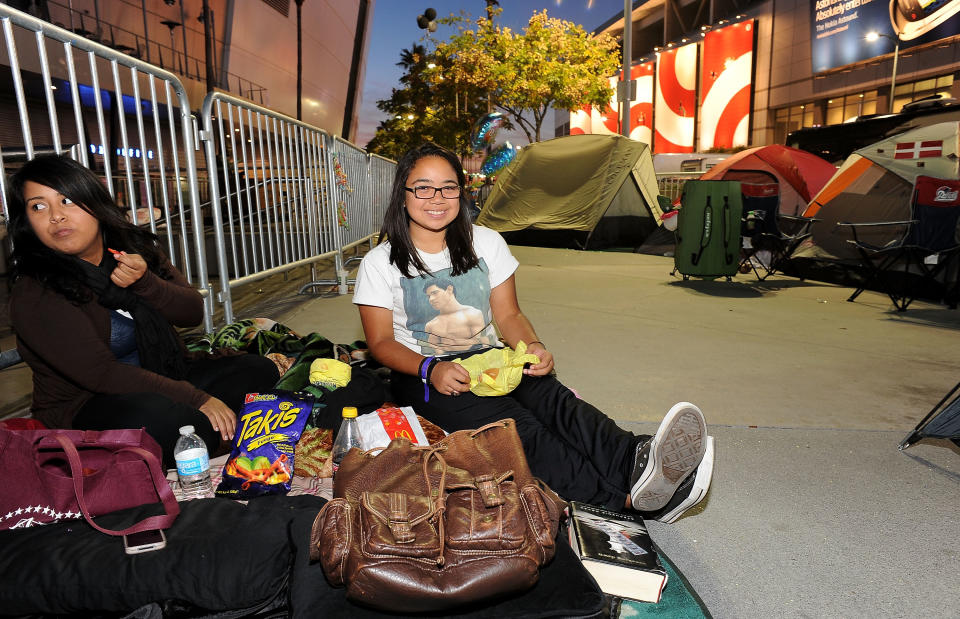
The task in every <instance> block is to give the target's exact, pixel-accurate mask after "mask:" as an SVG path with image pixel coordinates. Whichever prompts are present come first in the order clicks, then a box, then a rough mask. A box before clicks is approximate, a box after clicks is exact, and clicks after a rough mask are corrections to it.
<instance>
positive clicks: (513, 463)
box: [310, 419, 564, 612]
mask: <svg viewBox="0 0 960 619" xmlns="http://www.w3.org/2000/svg"><path fill="white" fill-rule="evenodd" d="M374 451H375V450H374ZM334 497H335V498H334V499H333V500H332V501H330V502H328V503H327V504H326V505H324V507H323V509H321V510H320V513H319V514H317V518H316V520H315V521H314V523H313V529H312V531H311V536H310V556H311V559H313V560H317V559H319V560H320V561H321V563H322V565H323V571H324V574H326V576H327V579H328V580H329V581H330V582H331V583H332V584H334V585H337V586H340V585H346V587H347V598H348V599H351V600H353V601H356V602H359V603H362V604H364V605H367V606H370V607H373V608H377V609H382V610H389V611H394V612H427V611H435V610H442V609H447V608H451V607H454V606H459V605H461V604H466V603H469V602H475V601H477V600H483V599H486V598H491V597H496V596H501V595H504V594H509V593H515V592H520V591H524V590H526V589H528V588H530V587H532V586H533V585H534V583H536V582H537V579H538V577H539V568H540V567H541V566H543V565H546V564H547V563H549V562H550V560H551V559H552V558H553V554H554V551H555V549H556V547H555V537H556V534H557V527H558V524H559V516H560V510H561V509H562V506H563V505H564V503H563V501H562V500H561V499H560V498H559V497H558V496H557V495H556V494H555V493H553V492H552V491H551V490H550V489H549V488H546V487H545V486H543V485H542V483H541V482H539V481H538V480H537V479H536V478H534V477H533V475H532V474H531V473H530V468H529V467H528V466H527V460H526V457H525V456H524V454H523V447H522V446H521V444H520V437H519V436H517V431H516V427H515V423H514V421H513V420H512V419H504V420H503V421H499V422H496V423H492V424H489V425H486V426H484V427H482V428H480V429H478V430H462V431H460V432H454V433H453V434H450V435H449V436H447V437H446V438H444V439H443V440H442V441H440V442H439V443H437V444H435V445H432V446H429V447H418V446H415V445H413V444H412V443H410V441H408V440H406V439H403V438H397V439H394V440H393V442H391V443H390V445H389V446H388V447H387V448H386V449H384V450H382V451H380V452H379V453H374V452H373V451H370V452H362V451H360V450H358V449H354V450H352V451H350V452H349V453H348V454H347V455H346V456H345V457H344V459H343V462H342V463H341V464H340V469H339V470H338V471H337V474H336V476H335V477H334Z"/></svg>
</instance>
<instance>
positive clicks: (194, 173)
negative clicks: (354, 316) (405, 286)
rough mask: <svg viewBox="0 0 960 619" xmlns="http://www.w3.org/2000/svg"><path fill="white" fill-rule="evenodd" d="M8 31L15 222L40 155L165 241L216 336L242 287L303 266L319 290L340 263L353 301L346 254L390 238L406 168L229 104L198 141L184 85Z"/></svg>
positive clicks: (119, 57) (205, 117)
mask: <svg viewBox="0 0 960 619" xmlns="http://www.w3.org/2000/svg"><path fill="white" fill-rule="evenodd" d="M0 25H2V28H3V34H4V37H5V43H6V45H5V48H4V49H3V50H0V64H3V63H5V64H7V65H8V66H9V67H10V71H11V75H12V78H13V79H12V81H13V87H14V91H15V99H16V105H17V113H18V115H19V121H20V129H21V136H22V141H21V142H20V143H15V142H16V140H12V141H11V140H7V141H6V142H4V143H3V144H2V145H0V170H2V171H3V172H4V174H0V192H2V194H3V203H2V205H3V211H2V214H3V216H4V217H5V216H6V213H7V204H6V176H5V173H6V172H10V171H13V170H14V169H15V168H16V167H17V165H19V164H20V163H21V162H23V161H26V160H29V159H32V158H33V157H35V156H36V155H37V154H39V153H41V152H56V153H66V154H69V155H70V156H71V157H73V158H74V159H76V160H77V161H80V162H81V163H83V164H84V165H85V166H87V167H89V168H90V169H92V170H94V171H95V172H96V173H98V174H99V175H100V176H102V177H103V179H104V183H105V184H106V186H107V189H108V190H109V192H110V193H111V195H113V196H114V198H115V199H116V201H117V203H118V204H119V205H121V206H122V207H123V208H125V209H127V210H128V212H129V218H130V219H131V220H132V221H133V222H134V223H136V224H138V225H143V226H149V228H150V230H151V231H152V232H154V233H155V234H157V235H158V236H159V238H160V240H161V243H162V244H163V246H164V248H165V249H166V251H167V253H168V255H169V257H170V259H171V262H173V263H174V265H176V266H177V267H178V268H179V269H180V270H181V271H182V272H183V274H184V275H185V276H186V277H187V279H188V280H189V281H190V282H191V283H192V284H193V285H195V286H196V287H197V288H198V290H199V291H200V293H201V294H202V295H203V297H204V328H205V329H206V330H207V331H208V332H209V331H212V330H213V327H214V315H215V310H216V305H217V304H222V306H223V310H224V312H223V318H224V320H225V321H227V322H231V321H233V319H234V316H233V306H232V299H231V290H232V289H233V288H235V287H236V286H240V285H242V284H245V283H249V282H253V281H256V280H258V279H261V278H264V277H267V276H270V275H272V274H275V273H281V272H284V271H286V270H289V269H292V268H295V267H297V266H301V265H310V267H311V275H312V278H313V279H314V280H316V272H315V267H314V265H315V263H316V262H317V261H318V260H320V259H323V258H327V257H334V258H335V261H336V267H337V277H338V279H337V282H338V283H340V284H341V292H346V290H345V283H346V272H345V270H344V268H343V252H344V250H345V249H348V248H350V247H352V246H356V245H359V244H360V243H363V242H372V238H373V235H374V233H375V232H377V231H378V230H379V228H380V225H381V223H382V221H383V214H384V211H385V209H386V205H387V202H388V200H389V191H390V185H391V183H392V179H393V175H394V170H395V167H396V164H395V163H394V162H392V161H389V160H386V159H383V158H381V157H376V156H370V155H368V154H367V153H365V152H364V151H362V150H361V149H359V148H357V147H356V146H354V145H353V144H351V143H349V142H347V141H344V140H342V139H340V138H335V137H333V136H330V135H328V134H327V133H326V132H324V131H323V130H321V129H318V128H316V127H312V126H310V125H307V124H305V123H302V122H299V121H297V120H294V119H292V118H290V117H287V116H284V115H283V114H280V113H278V112H275V111H272V110H269V109H267V108H264V107H260V106H258V105H256V104H254V103H250V102H248V101H245V100H241V99H238V98H236V97H233V96H230V95H227V94H225V93H220V92H216V93H210V94H208V95H207V97H206V98H205V99H204V102H203V107H202V110H201V120H200V122H201V123H202V126H203V129H202V131H200V132H198V127H197V119H196V118H194V116H193V115H192V113H191V107H190V102H189V101H188V99H187V95H186V92H185V90H184V87H183V84H182V83H181V82H180V81H179V78H178V77H177V76H176V75H174V74H172V73H170V72H168V71H166V70H164V69H161V68H159V67H156V66H153V65H151V64H149V63H146V62H143V61H141V60H139V59H137V58H133V57H131V56H127V55H124V54H122V53H120V52H118V51H116V50H114V49H111V48H109V47H106V46H104V45H101V44H99V43H97V42H95V41H90V40H87V39H83V38H81V37H79V36H77V35H76V34H75V33H73V32H70V31H69V30H65V29H63V28H60V27H58V26H53V25H51V24H49V23H46V22H43V21H41V20H38V19H36V18H34V17H32V16H30V15H27V14H25V13H22V12H20V11H17V10H16V9H12V8H10V7H9V6H7V5H3V4H0ZM4 52H5V54H4ZM77 57H79V59H80V61H79V62H78V61H77V60H76V58H77ZM102 84H103V85H102ZM54 87H56V88H54ZM201 137H202V139H201ZM201 141H202V142H203V145H204V149H205V155H206V156H205V160H206V170H205V173H204V175H200V174H199V173H198V166H197V160H196V151H197V150H198V149H199V144H200V142H201ZM8 155H9V156H8ZM200 170H203V168H200ZM201 193H202V195H203V197H204V198H206V197H207V196H209V200H208V201H204V202H201ZM154 213H157V214H158V215H157V216H156V217H154V216H153V214H154ZM145 216H146V217H145ZM214 268H215V269H216V272H215V273H216V275H217V276H218V278H219V291H217V293H216V294H214V291H213V286H212V284H211V280H210V276H211V274H212V273H214V271H213V269H214Z"/></svg>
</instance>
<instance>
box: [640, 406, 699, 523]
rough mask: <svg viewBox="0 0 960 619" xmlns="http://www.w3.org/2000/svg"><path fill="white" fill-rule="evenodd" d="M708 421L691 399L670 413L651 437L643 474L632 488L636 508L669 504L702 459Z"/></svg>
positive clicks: (655, 507) (652, 509)
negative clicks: (681, 484)
mask: <svg viewBox="0 0 960 619" xmlns="http://www.w3.org/2000/svg"><path fill="white" fill-rule="evenodd" d="M706 436H707V423H706V421H705V420H704V418H703V413H702V412H701V411H700V409H699V408H697V407H696V406H695V405H693V404H691V403H690V402H679V403H677V404H674V405H673V408H671V409H670V410H669V412H667V414H666V415H665V416H664V418H663V421H661V422H660V427H659V428H657V433H656V434H655V435H654V437H653V439H651V444H650V456H649V460H648V463H647V466H646V468H644V470H643V474H641V475H640V478H639V479H638V480H637V482H636V483H635V484H634V485H633V488H631V490H630V501H631V504H632V506H633V509H635V510H638V511H650V512H652V511H656V510H658V509H660V508H662V507H663V506H664V505H666V504H667V503H668V502H669V501H670V498H671V497H672V496H673V493H674V492H676V490H677V486H679V485H680V483H681V482H682V481H683V480H684V478H686V476H687V475H689V474H690V473H691V472H692V471H693V470H694V469H696V468H697V466H699V465H700V461H701V460H702V459H703V454H704V452H705V451H706V441H705V440H704V439H705V438H706Z"/></svg>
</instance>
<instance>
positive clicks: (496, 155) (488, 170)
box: [480, 142, 517, 176]
mask: <svg viewBox="0 0 960 619" xmlns="http://www.w3.org/2000/svg"><path fill="white" fill-rule="evenodd" d="M516 156H517V149H516V148H515V147H514V145H513V144H511V143H510V142H504V143H503V144H501V145H500V146H498V147H497V148H495V149H494V150H493V152H491V153H490V154H489V155H487V158H486V159H484V160H483V165H482V166H481V167H480V171H481V172H483V173H484V174H486V175H487V176H490V175H492V174H496V173H497V172H499V171H500V170H502V169H503V168H504V166H506V165H507V164H508V163H510V162H511V161H513V159H514V157H516Z"/></svg>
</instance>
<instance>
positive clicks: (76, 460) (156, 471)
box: [54, 434, 180, 536]
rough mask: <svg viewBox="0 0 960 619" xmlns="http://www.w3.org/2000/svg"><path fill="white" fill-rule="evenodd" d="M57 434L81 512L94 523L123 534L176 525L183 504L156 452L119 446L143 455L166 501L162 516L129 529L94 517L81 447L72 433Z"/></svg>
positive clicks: (95, 526) (89, 521)
mask: <svg viewBox="0 0 960 619" xmlns="http://www.w3.org/2000/svg"><path fill="white" fill-rule="evenodd" d="M54 438H55V439H56V440H57V442H58V443H60V446H61V447H63V451H64V452H65V453H66V455H67V461H68V462H69V463H70V476H71V477H72V478H73V490H74V493H75V494H76V496H77V505H79V506H80V512H81V513H82V514H83V518H84V519H85V520H86V521H87V522H88V523H90V526H91V527H93V528H94V529H96V530H97V531H100V532H101V533H106V534H107V535H115V536H120V535H128V534H130V533H139V532H140V531H149V530H152V529H168V528H170V526H172V525H173V521H174V520H176V518H177V516H178V515H179V514H180V506H179V505H178V504H177V499H176V498H175V497H174V496H173V491H172V490H171V489H170V484H169V483H167V479H166V477H165V476H164V475H163V472H162V469H161V468H160V461H159V460H157V457H156V456H155V455H153V454H152V453H150V452H149V451H147V450H146V449H143V448H142V447H121V448H119V449H117V452H118V453H119V452H121V451H127V452H130V453H133V454H136V455H138V456H140V457H141V458H142V459H143V461H144V462H146V464H147V469H148V470H149V471H150V477H151V479H152V480H153V486H154V488H156V490H157V495H158V496H159V497H160V501H161V502H162V503H163V509H164V512H165V513H164V514H163V515H161V516H148V517H147V518H144V519H143V520H141V521H139V522H138V523H137V524H135V525H132V526H129V527H127V528H126V529H122V530H114V529H105V528H103V527H101V526H100V525H98V524H97V523H96V522H94V521H93V517H92V516H91V515H90V510H89V509H87V503H86V500H85V499H84V496H83V466H82V465H81V464H80V454H79V452H78V451H77V447H76V445H74V444H73V441H71V440H70V439H69V437H67V436H64V435H63V434H55V435H54Z"/></svg>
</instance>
